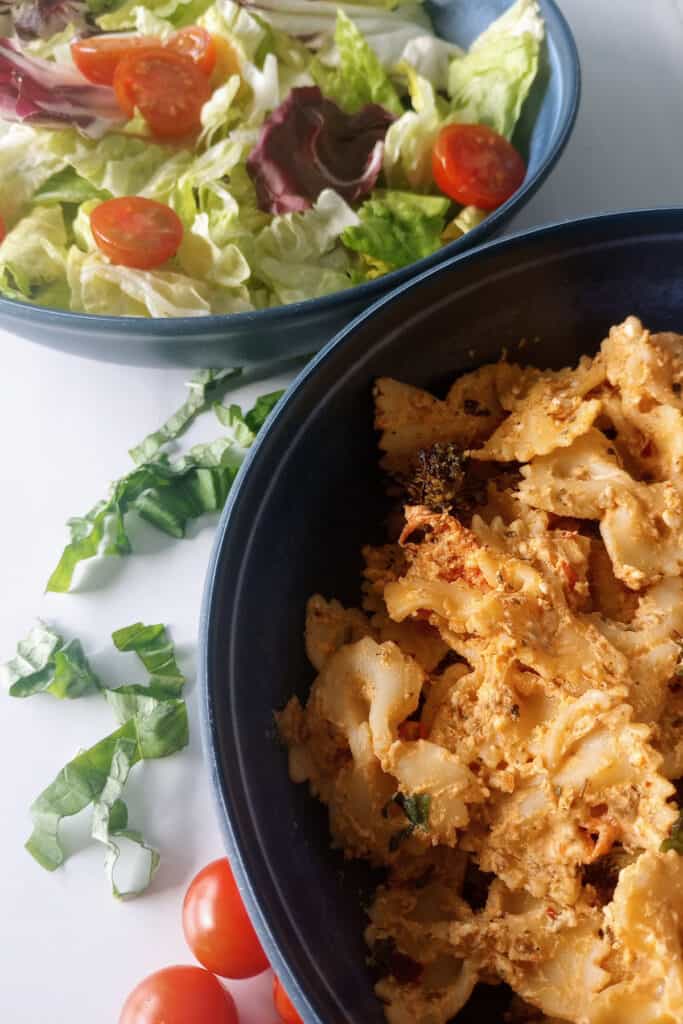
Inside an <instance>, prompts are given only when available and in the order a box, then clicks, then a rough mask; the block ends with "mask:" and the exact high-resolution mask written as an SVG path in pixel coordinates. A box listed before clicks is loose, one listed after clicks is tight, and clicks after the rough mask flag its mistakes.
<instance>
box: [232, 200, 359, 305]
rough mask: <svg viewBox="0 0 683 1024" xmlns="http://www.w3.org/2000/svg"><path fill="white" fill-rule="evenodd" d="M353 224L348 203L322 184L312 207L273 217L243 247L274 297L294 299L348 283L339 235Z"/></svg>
mask: <svg viewBox="0 0 683 1024" xmlns="http://www.w3.org/2000/svg"><path fill="white" fill-rule="evenodd" d="M355 224H358V217H357V215H356V213H355V212H354V211H353V210H352V209H351V207H350V206H348V205H347V204H346V203H345V202H344V200H343V199H342V198H341V196H340V195H338V194H337V193H336V192H334V191H333V190H332V189H324V190H323V191H322V192H321V193H320V195H319V196H318V199H317V200H316V203H315V205H314V206H313V208H312V209H310V210H306V211H305V212H304V213H285V214H282V215H280V216H277V217H273V218H272V220H271V223H270V224H269V225H268V226H267V227H265V228H263V230H262V231H261V232H260V233H259V234H258V235H257V236H256V238H255V239H244V240H243V242H242V246H243V248H244V250H245V254H246V257H247V260H248V262H249V264H250V266H251V268H252V272H253V274H254V276H255V277H257V278H258V279H260V280H261V281H262V282H263V283H264V284H265V285H266V286H267V287H268V288H269V289H270V290H271V291H272V292H273V295H274V297H275V300H276V302H283V303H286V302H298V301H301V300H303V299H313V298H318V297H320V296H322V295H329V294H330V293H331V292H335V291H341V290H342V289H344V288H349V287H350V286H351V283H352V282H351V276H350V270H351V261H350V259H349V254H348V253H347V252H346V251H345V250H344V248H343V246H341V245H340V244H339V237H340V235H341V234H342V232H343V231H344V230H345V229H346V228H349V227H351V226H352V225H355Z"/></svg>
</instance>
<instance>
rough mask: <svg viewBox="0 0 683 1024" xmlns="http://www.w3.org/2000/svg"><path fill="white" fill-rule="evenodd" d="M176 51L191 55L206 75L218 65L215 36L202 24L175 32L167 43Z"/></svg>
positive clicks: (187, 55) (186, 55)
mask: <svg viewBox="0 0 683 1024" xmlns="http://www.w3.org/2000/svg"><path fill="white" fill-rule="evenodd" d="M165 45H166V46H167V47H168V48H169V49H170V50H173V52H174V53H182V55H183V56H184V57H189V58H190V60H191V61H194V63H195V64H196V65H197V67H198V68H199V70H200V71H203V72H204V74H205V75H210V74H211V73H212V71H213V69H214V68H215V66H216V44H215V43H214V41H213V36H212V35H211V34H210V33H209V32H207V31H206V29H205V28H202V27H201V26H200V25H191V26H190V27H189V28H181V29H180V31H179V32H175V33H174V34H173V35H172V36H171V38H170V39H169V40H168V42H167V43H166V44H165Z"/></svg>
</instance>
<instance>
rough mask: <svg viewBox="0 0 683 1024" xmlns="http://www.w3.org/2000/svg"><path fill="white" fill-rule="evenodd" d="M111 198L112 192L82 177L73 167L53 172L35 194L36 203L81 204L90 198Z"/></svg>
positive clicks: (34, 200)
mask: <svg viewBox="0 0 683 1024" xmlns="http://www.w3.org/2000/svg"><path fill="white" fill-rule="evenodd" d="M109 198H111V193H110V192H107V191H106V190H104V189H98V188H96V187H95V186H94V185H93V184H92V183H91V182H89V181H87V180H86V179H85V178H82V177H81V176H80V174H78V172H77V171H76V170H75V169H74V168H73V167H65V168H64V169H63V170H61V171H58V172H57V173H56V174H53V175H52V176H51V177H50V178H48V180H47V181H46V182H45V183H44V184H43V185H41V186H40V188H39V189H38V190H37V191H36V192H35V193H34V195H33V202H34V203H41V204H42V203H75V204H77V205H80V204H81V203H84V202H86V201H87V200H89V199H97V200H98V201H99V202H102V201H103V200H105V199H109Z"/></svg>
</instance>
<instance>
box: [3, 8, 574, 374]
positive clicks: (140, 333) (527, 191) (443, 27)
mask: <svg viewBox="0 0 683 1024" xmlns="http://www.w3.org/2000/svg"><path fill="white" fill-rule="evenodd" d="M510 3H511V0H427V3H426V5H425V6H426V9H427V11H428V12H429V14H430V16H431V18H432V21H433V23H434V27H435V29H436V32H437V33H438V35H439V36H441V37H443V38H444V39H448V40H451V41H452V42H455V43H458V44H460V45H461V46H463V47H467V46H469V44H470V43H471V42H472V40H473V39H475V38H476V37H477V36H478V35H479V34H480V33H481V32H482V31H483V30H484V29H485V28H486V26H487V25H489V24H490V23H491V22H492V21H494V20H495V19H496V18H497V17H498V16H499V15H500V14H502V13H503V11H504V10H506V9H507V8H508V7H509V6H510ZM540 5H541V8H542V11H543V17H544V19H545V24H546V40H545V43H544V47H543V56H542V62H541V68H540V72H539V74H538V76H537V78H536V81H535V83H534V86H533V88H532V91H531V94H530V96H529V98H528V99H527V102H526V104H525V106H524V110H523V112H522V117H521V119H520V123H519V124H518V126H517V130H516V132H515V137H514V139H513V142H514V143H515V145H516V146H517V148H518V149H519V150H520V152H521V153H522V154H523V155H524V157H525V159H526V161H527V175H526V178H525V180H524V183H523V185H522V187H521V188H520V189H518V191H517V192H516V193H515V194H514V195H513V196H512V197H511V198H510V199H509V200H508V201H507V202H506V203H504V204H503V205H502V206H500V207H499V208H498V209H497V210H495V211H494V212H493V213H492V214H491V215H490V216H489V217H487V218H486V220H485V221H484V222H483V224H481V225H480V226H479V227H477V228H475V229H474V230H473V231H470V232H468V234H467V235H465V236H464V237H463V238H460V239H458V240H457V241H455V242H451V243H450V244H449V245H446V246H444V247H443V248H442V249H440V250H439V252H437V253H434V254H433V255H432V256H428V257H426V258H425V259H422V260H418V262H417V263H414V264H412V265H411V266H409V267H405V268H403V269H401V270H397V271H394V272H393V273H391V274H387V275H385V276H384V277H382V278H380V279H378V280H376V281H371V282H368V283H367V284H362V285H358V286H357V287H355V288H350V289H348V290H346V291H343V292H337V293H336V294H334V295H329V296H326V297H325V298H322V299H310V300H308V301H307V302H298V303H293V304H292V305H289V306H278V307H275V308H273V309H267V310H258V311H256V312H252V313H236V314H232V315H228V316H225V315H224V316H207V317H178V318H175V319H172V320H148V319H144V318H141V317H121V316H111V317H109V316H90V315H86V314H81V313H68V312H64V311H62V310H53V309H43V308H41V307H39V306H32V305H30V304H29V303H22V302H14V301H12V300H10V299H1V298H0V327H3V328H5V329H6V330H8V331H10V332H12V333H13V334H17V335H19V336H21V337H23V338H27V339H28V340H30V341H33V342H36V343H38V344H39V345H48V346H50V347H51V348H56V349H60V350H61V351H63V352H69V353H72V354H74V355H80V356H87V357H89V358H91V359H99V360H103V361H107V362H114V363H127V364H131V365H138V366H164V365H166V366H167V365H181V366H235V365H237V366H249V365H252V364H255V363H263V362H268V363H270V362H277V361H280V360H283V359H287V358H290V357H294V356H299V355H306V354H309V353H312V352H315V351H317V350H318V349H319V348H321V347H322V346H323V345H324V344H325V343H326V342H327V341H329V340H330V338H332V337H333V336H334V335H335V334H336V333H337V331H339V330H341V328H342V327H344V326H345V325H346V324H347V323H348V322H349V321H350V320H352V319H353V317H354V316H356V315H357V314H358V313H361V312H362V311H363V310H364V309H366V308H367V307H368V306H370V305H371V304H372V303H373V302H375V301H376V300H377V299H378V298H380V296H381V295H382V294H384V293H385V292H388V291H390V290H391V289H392V288H395V287H396V286H397V285H399V284H401V282H403V281H405V280H407V279H408V278H410V277H413V276H415V275H417V274H419V273H421V272H423V271H425V270H428V269H429V268H430V267H433V266H436V265H437V264H440V263H443V262H445V261H446V260H448V259H449V258H451V257H453V256H455V255H457V254H458V253H460V252H462V251H463V250H465V249H470V248H472V247H473V246H475V245H478V244H479V243H480V242H483V241H484V240H485V239H487V238H488V237H490V236H491V235H493V234H494V233H495V232H496V231H498V230H499V229H500V228H501V226H502V225H503V224H504V223H505V222H506V221H507V220H509V219H510V217H512V215H513V214H515V213H517V212H518V211H519V210H520V209H521V208H522V207H523V206H524V204H525V203H526V202H528V200H529V199H530V198H531V196H532V195H533V194H534V192H535V191H536V190H537V189H538V187H539V185H540V184H541V183H542V182H543V180H544V179H545V178H546V176H547V175H548V174H549V172H550V170H551V168H552V167H553V165H554V164H555V162H556V160H557V159H558V158H559V156H560V154H561V152H562V150H563V148H564V146H565V144H566V142H567V139H568V138H569V135H570V133H571V130H572V127H573V125H574V121H575V118H576V112H577V108H578V103H579V92H580V71H579V58H578V54H577V51H576V45H575V43H574V38H573V36H572V33H571V30H570V29H569V26H568V25H567V22H566V21H565V19H564V17H563V15H562V14H561V12H560V10H559V8H558V6H557V5H556V3H555V2H554V0H540Z"/></svg>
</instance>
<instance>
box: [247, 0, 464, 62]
mask: <svg viewBox="0 0 683 1024" xmlns="http://www.w3.org/2000/svg"><path fill="white" fill-rule="evenodd" d="M338 11H342V12H343V13H344V14H345V15H347V17H349V18H352V19H353V22H354V24H355V25H356V26H357V28H358V30H359V31H360V32H361V33H362V35H363V37H364V39H365V40H366V41H367V43H368V44H369V45H370V47H371V49H372V50H373V52H374V53H375V54H376V55H377V57H378V58H379V61H380V63H381V65H382V67H384V68H385V70H387V71H389V70H390V69H391V68H392V67H393V66H394V65H395V64H397V63H398V62H399V61H400V60H402V59H404V58H406V59H407V54H408V52H409V51H410V50H411V49H412V48H414V46H415V44H417V43H418V42H420V41H424V40H425V39H427V38H431V39H433V38H434V34H433V29H432V25H431V21H430V19H429V16H428V15H427V13H426V12H425V10H424V8H423V6H422V4H421V3H414V2H410V0H409V2H407V3H402V4H400V5H399V6H398V7H395V8H391V7H389V5H386V4H382V5H378V4H366V3H345V2H335V0H249V12H250V14H251V15H252V16H254V17H258V18H259V19H262V20H263V21H266V22H267V23H268V24H269V25H271V26H273V27H274V28H276V29H278V30H279V31H281V32H285V33H287V34H288V35H290V36H294V37H295V38H298V39H301V40H306V41H307V42H308V44H309V48H311V49H317V50H318V52H319V56H320V59H321V61H322V63H323V64H324V65H325V66H328V67H336V66H337V65H338V64H339V59H340V54H339V51H338V47H337V45H336V43H335V39H334V32H335V28H336V23H337V12H338ZM455 49H456V51H457V48H455Z"/></svg>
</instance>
